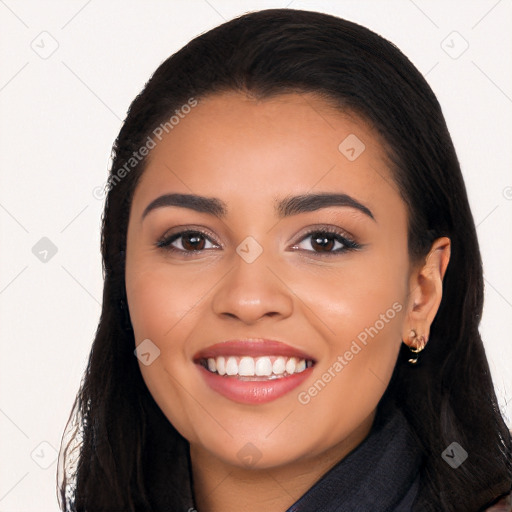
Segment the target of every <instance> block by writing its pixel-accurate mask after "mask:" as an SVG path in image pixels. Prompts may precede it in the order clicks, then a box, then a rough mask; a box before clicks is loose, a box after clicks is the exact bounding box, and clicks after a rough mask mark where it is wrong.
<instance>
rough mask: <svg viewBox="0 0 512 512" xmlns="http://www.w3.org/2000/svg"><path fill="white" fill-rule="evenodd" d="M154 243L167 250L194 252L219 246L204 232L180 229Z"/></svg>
mask: <svg viewBox="0 0 512 512" xmlns="http://www.w3.org/2000/svg"><path fill="white" fill-rule="evenodd" d="M207 244H210V246H207ZM156 245H157V247H161V248H163V249H166V250H169V251H178V252H182V253H195V252H201V251H204V250H208V249H212V248H217V247H219V246H218V245H217V244H215V243H212V241H211V238H210V237H209V236H207V235H206V234H205V233H202V232H201V231H192V230H188V231H180V232H179V233H174V234H173V235H170V236H167V237H164V238H163V239H162V240H160V241H159V242H158V243H157V244H156Z"/></svg>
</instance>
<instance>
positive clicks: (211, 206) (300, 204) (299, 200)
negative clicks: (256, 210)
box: [142, 193, 375, 220]
mask: <svg viewBox="0 0 512 512" xmlns="http://www.w3.org/2000/svg"><path fill="white" fill-rule="evenodd" d="M275 205H276V212H277V215H278V216H279V217H280V218H284V217H290V216H292V215H297V214H299V213H305V212H312V211H316V210H320V209H321V208H329V207H330V206H348V207H350V208H355V209H357V210H359V211H361V212H363V213H364V214H365V215H367V216H368V217H370V218H371V219H373V220H375V218H374V216H373V214H372V212H371V210H370V209H369V208H368V207H366V206H364V205H363V204H361V203H360V202H359V201H356V200H355V199H354V198H353V197H351V196H349V195H347V194H333V193H319V194H302V195H298V196H288V197H285V198H284V199H281V200H277V199H276V200H275ZM164 206H179V207H181V208H189V209H191V210H195V211H196V212H200V213H208V214H210V215H214V216H215V217H218V218H219V219H220V218H222V217H225V216H226V214H227V211H228V209H227V205H226V203H224V201H221V200H220V199H217V198H216V197H204V196H198V195H195V194H164V195H163V196H159V197H157V198H156V199H154V200H153V201H151V203H149V204H148V206H146V208H145V210H144V213H143V214H142V219H144V217H145V216H146V215H147V214H148V213H149V212H150V211H151V210H154V209H156V208H162V207H164Z"/></svg>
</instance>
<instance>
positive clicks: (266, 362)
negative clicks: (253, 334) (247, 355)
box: [254, 356, 272, 377]
mask: <svg viewBox="0 0 512 512" xmlns="http://www.w3.org/2000/svg"><path fill="white" fill-rule="evenodd" d="M254 371H255V373H256V375H257V376H258V377H264V376H267V377H268V376H269V375H272V363H271V362H270V357H266V356H265V357H259V358H258V359H257V361H256V366H255V369H254Z"/></svg>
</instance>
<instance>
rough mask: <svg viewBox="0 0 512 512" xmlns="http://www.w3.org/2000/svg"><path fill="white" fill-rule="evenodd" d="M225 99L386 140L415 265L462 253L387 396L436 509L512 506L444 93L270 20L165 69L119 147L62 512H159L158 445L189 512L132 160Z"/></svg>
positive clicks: (368, 47)
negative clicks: (206, 102) (317, 105)
mask: <svg viewBox="0 0 512 512" xmlns="http://www.w3.org/2000/svg"><path fill="white" fill-rule="evenodd" d="M227 91H237V92H241V93H244V94H248V95H250V96H251V97H255V98H259V99H265V98H270V97H272V96H274V95H280V94H283V93H287V92H299V93H301V92H311V93H316V94H317V95H319V96H320V97H322V98H323V99H325V101H328V102H330V103H331V104H333V105H334V106H336V107H337V108H338V109H339V110H340V111H341V112H351V113H355V114H356V115H358V116H360V117H361V118H362V119H364V120H366V121H367V122H369V123H370V124H371V126H373V127H374V128H375V129H376V130H377V131H378V133H379V134H380V135H381V136H382V139H383V140H384V141H385V148H384V149H385V150H386V151H387V153H388V157H389V162H390V166H391V171H392V175H393V179H394V181H395V182H396V184H397V186H398V188H399V190H400V194H401V196H402V198H403V200H404V202H405V203H406V205H407V208H408V244H409V254H410V258H411V260H412V261H419V260H420V259H421V258H424V257H425V255H426V254H427V253H428V250H429V249H430V246H431V244H432V242H433V240H435V239H436V238H438V237H441V236H447V237H449V238H450V239H451V243H452V249H451V259H450V263H449V265H448V269H447V271H446V274H445V277H444V283H443V297H442V301H441V304H440V307H439V310H438V313H437V315H436V317H435V319H434V322H433V324H432V326H431V331H430V340H429V343H428V348H427V350H425V351H424V352H423V353H422V354H421V364H420V365H419V366H418V367H411V366H410V365H407V363H406V360H407V358H405V357H404V356H405V353H406V352H407V349H406V348H405V346H404V345H402V349H401V353H400V357H399V359H398V361H397V364H396V367H395V371H394V373H393V377H392V379H391V382H390V384H389V386H388V388H387V390H386V395H385V397H386V399H392V400H393V401H394V402H395V403H396V404H397V405H398V407H400V409H401V410H402V412H403V413H404V415H405V416H406V418H407V420H408V422H409V423H410V425H411V427H412V429H413V430H414V432H415V433H416V436H417V440H418V443H419V445H420V446H421V448H422V450H423V453H424V455H425V465H424V467H423V469H422V472H423V473H422V477H423V478H422V486H421V490H420V495H421V496H423V497H424V499H425V501H428V502H430V504H431V508H432V510H444V511H457V512H463V511H475V510H476V509H479V508H481V507H483V506H484V505H487V504H489V503H491V502H492V501H493V500H494V499H496V498H497V497H498V496H500V495H502V494H505V493H507V492H508V491H510V488H511V482H512V462H511V453H512V442H511V438H510V432H509V431H508V429H507V426H506V424H505V423H504V421H503V418H502V416H501V414H500V411H499V407H498V403H497V399H496V395H495V391H494V388H493V384H492V380H491V375H490V371H489V365H488V362H487V359H486V356H485V351H484V347H483V344H482V340H481V338H480V334H479V331H478V325H479V322H480V319H481V314H482V303H483V276H482V262H481V257H480V252H479V247H478V241H477V235H476V230H475V225H474V221H473V217H472V214H471V211H470V208H469V204H468V198H467V194H466V189H465V185H464V182H463V178H462V174H461V170H460V165H459V162H458V159H457V156H456V153H455V149H454V147H453V143H452V140H451V137H450V134H449V132H448V129H447V126H446V122H445V120H444V117H443V114H442V111H441V107H440V105H439V103H438V101H437V99H436V97H435V95H434V93H433V92H432V90H431V88H430V87H429V85H428V84H427V82H426V81H425V79H424V78H423V76H422V75H421V74H420V73H419V71H418V70H417V69H416V68H415V67H414V66H413V65H412V64H411V62H410V61H409V60H408V59H407V58H406V57H405V56H404V55H403V54H402V53H401V52H400V50H398V49H397V48H396V46H395V45H393V44H392V43H390V42H389V41H387V40H386V39H384V38H382V37H381V36H379V35H377V34H376V33H374V32H372V31H370V30H368V29H367V28H365V27H362V26H360V25H358V24H356V23H352V22H349V21H346V20H343V19H340V18H338V17H335V16H332V15H327V14H322V13H318V12H310V11H303V10H293V9H268V10H263V11H257V12H252V13H248V14H245V15H243V16H240V17H238V18H235V19H233V20H231V21H229V22H227V23H224V24H223V25H220V26H218V27H216V28H214V29H212V30H210V31H208V32H206V33H204V34H201V35H200V36H198V37H196V38H195V39H193V40H192V41H191V42H189V43H188V44H187V45H186V46H184V47H183V48H182V49H181V50H179V51H178V52H177V53H175V54H174V55H172V56H171V57H169V58H168V59H167V60H166V61H164V62H163V63H162V64H161V65H160V66H159V67H158V69H157V70H156V71H155V73H154V74H153V76H152V77H151V79H150V80H149V81H148V82H147V84H146V85H145V87H144V89H143V91H142V92H141V93H140V94H139V95H138V96H137V97H136V98H135V100H134V101H133V102H132V104H131V105H130V108H129V111H128V114H127V117H126V119H125V121H124V124H123V126H122V129H121V131H120V133H119V136H118V137H117V139H116V141H115V143H114V146H113V161H112V166H111V170H110V175H109V181H108V186H107V189H108V193H107V196H106V203H105V210H104V215H103V225H102V246H101V247H102V255H103V268H104V292H103V306H102V313H101V319H100V322H99V325H98V329H97V332H96V336H95V339H94V343H93V345H92V350H91V353H90V358H89V362H88V366H87V369H86V372H85V375H84V378H83V380H82V383H81V386H80V390H79V392H78V395H77V398H76V400H75V403H74V405H73V410H72V411H71V416H70V421H69V423H68V428H69V432H70V436H71V439H70V442H69V443H66V444H65V446H64V442H63V448H62V458H63V460H64V464H65V466H66V468H67V469H66V468H65V469H66V471H65V475H64V478H63V479H62V481H61V482H60V483H59V498H60V500H61V504H62V507H63V510H73V511H86V510H88V511H91V510H94V511H100V510H123V511H137V512H141V511H149V510H157V508H155V507H156V503H157V499H156V498H152V496H154V495H155V494H157V493H158V492H162V493H163V492H164V490H163V489H159V490H158V489H157V490H155V488H154V486H152V482H153V481H152V476H151V475H152V473H151V471H152V470H151V467H152V464H150V461H149V460H148V453H150V452H151V446H152V443H154V442H155V436H157V435H158V436H160V438H159V439H158V443H159V450H164V451H166V453H167V455H168V457H166V464H165V465H162V467H159V468H158V471H159V472H160V473H165V475H167V477H168V478H167V482H168V486H167V489H166V490H165V492H166V493H168V495H169V500H170V503H171V507H172V510H176V509H178V506H179V505H178V504H179V503H181V501H180V499H181V498H180V492H181V489H182V486H181V484H180V478H181V479H182V478H183V474H184V472H186V471H187V469H186V468H187V467H188V466H187V463H189V461H187V457H188V455H187V454H188V451H187V443H186V441H185V440H184V439H183V438H182V437H181V436H180V434H179V433H178V432H177V431H176V430H175V429H174V428H173V426H172V425H171V424H170V422H169V421H168V420H167V419H166V418H165V416H164V415H163V413H162V412H161V411H160V410H159V408H158V406H157V405H156V404H155V402H154V401H153V399H152V397H151V395H150V393H149V391H148V389H147V387H146V386H145V384H144V381H143V379H142V376H141V373H140V369H139V366H138V364H137V359H136V357H135V356H134V353H133V351H134V348H135V341H134V336H133V331H132V330H131V329H130V319H129V312H128V311H127V308H126V301H125V267H124V261H125V259H124V258H125V249H126V233H127V225H128V216H129V212H130V205H131V200H132V196H133V192H134V189H135V187H136V185H137V182H138V179H139V178H140V176H141V174H142V173H143V171H144V167H145V163H146V160H147V158H140V161H139V159H138V158H137V159H136V161H134V160H133V158H134V154H135V153H136V154H137V155H138V154H139V150H140V148H141V147H142V146H144V145H147V141H148V137H150V138H151V137H154V136H155V129H156V128H157V127H159V126H161V125H162V123H165V122H167V121H168V120H169V119H170V117H171V116H172V115H173V114H174V113H175V112H176V111H177V110H178V111H180V109H181V108H182V107H183V106H184V105H187V104H188V105H190V104H191V101H200V100H201V99H203V98H205V97H207V96H209V95H212V94H216V93H221V92H227ZM131 159H132V160H131ZM132 164H133V165H132ZM122 169H124V171H122ZM453 441H456V442H457V443H459V444H460V445H461V446H462V447H463V448H464V449H465V450H466V451H467V452H468V453H469V457H468V459H467V460H466V461H465V462H464V463H463V464H462V465H461V466H459V467H458V468H457V469H453V468H451V467H450V466H449V465H448V464H447V463H446V462H445V461H444V460H443V458H442V457H441V454H442V452H443V451H444V450H445V448H446V447H447V446H448V445H450V444H451V443H452V442H453ZM153 471H154V470H153Z"/></svg>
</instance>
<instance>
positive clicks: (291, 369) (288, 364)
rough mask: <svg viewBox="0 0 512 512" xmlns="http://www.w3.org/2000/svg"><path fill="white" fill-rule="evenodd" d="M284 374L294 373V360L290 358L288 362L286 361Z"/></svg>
mask: <svg viewBox="0 0 512 512" xmlns="http://www.w3.org/2000/svg"><path fill="white" fill-rule="evenodd" d="M285 368H286V373H295V358H294V357H290V359H288V361H286V366H285Z"/></svg>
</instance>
